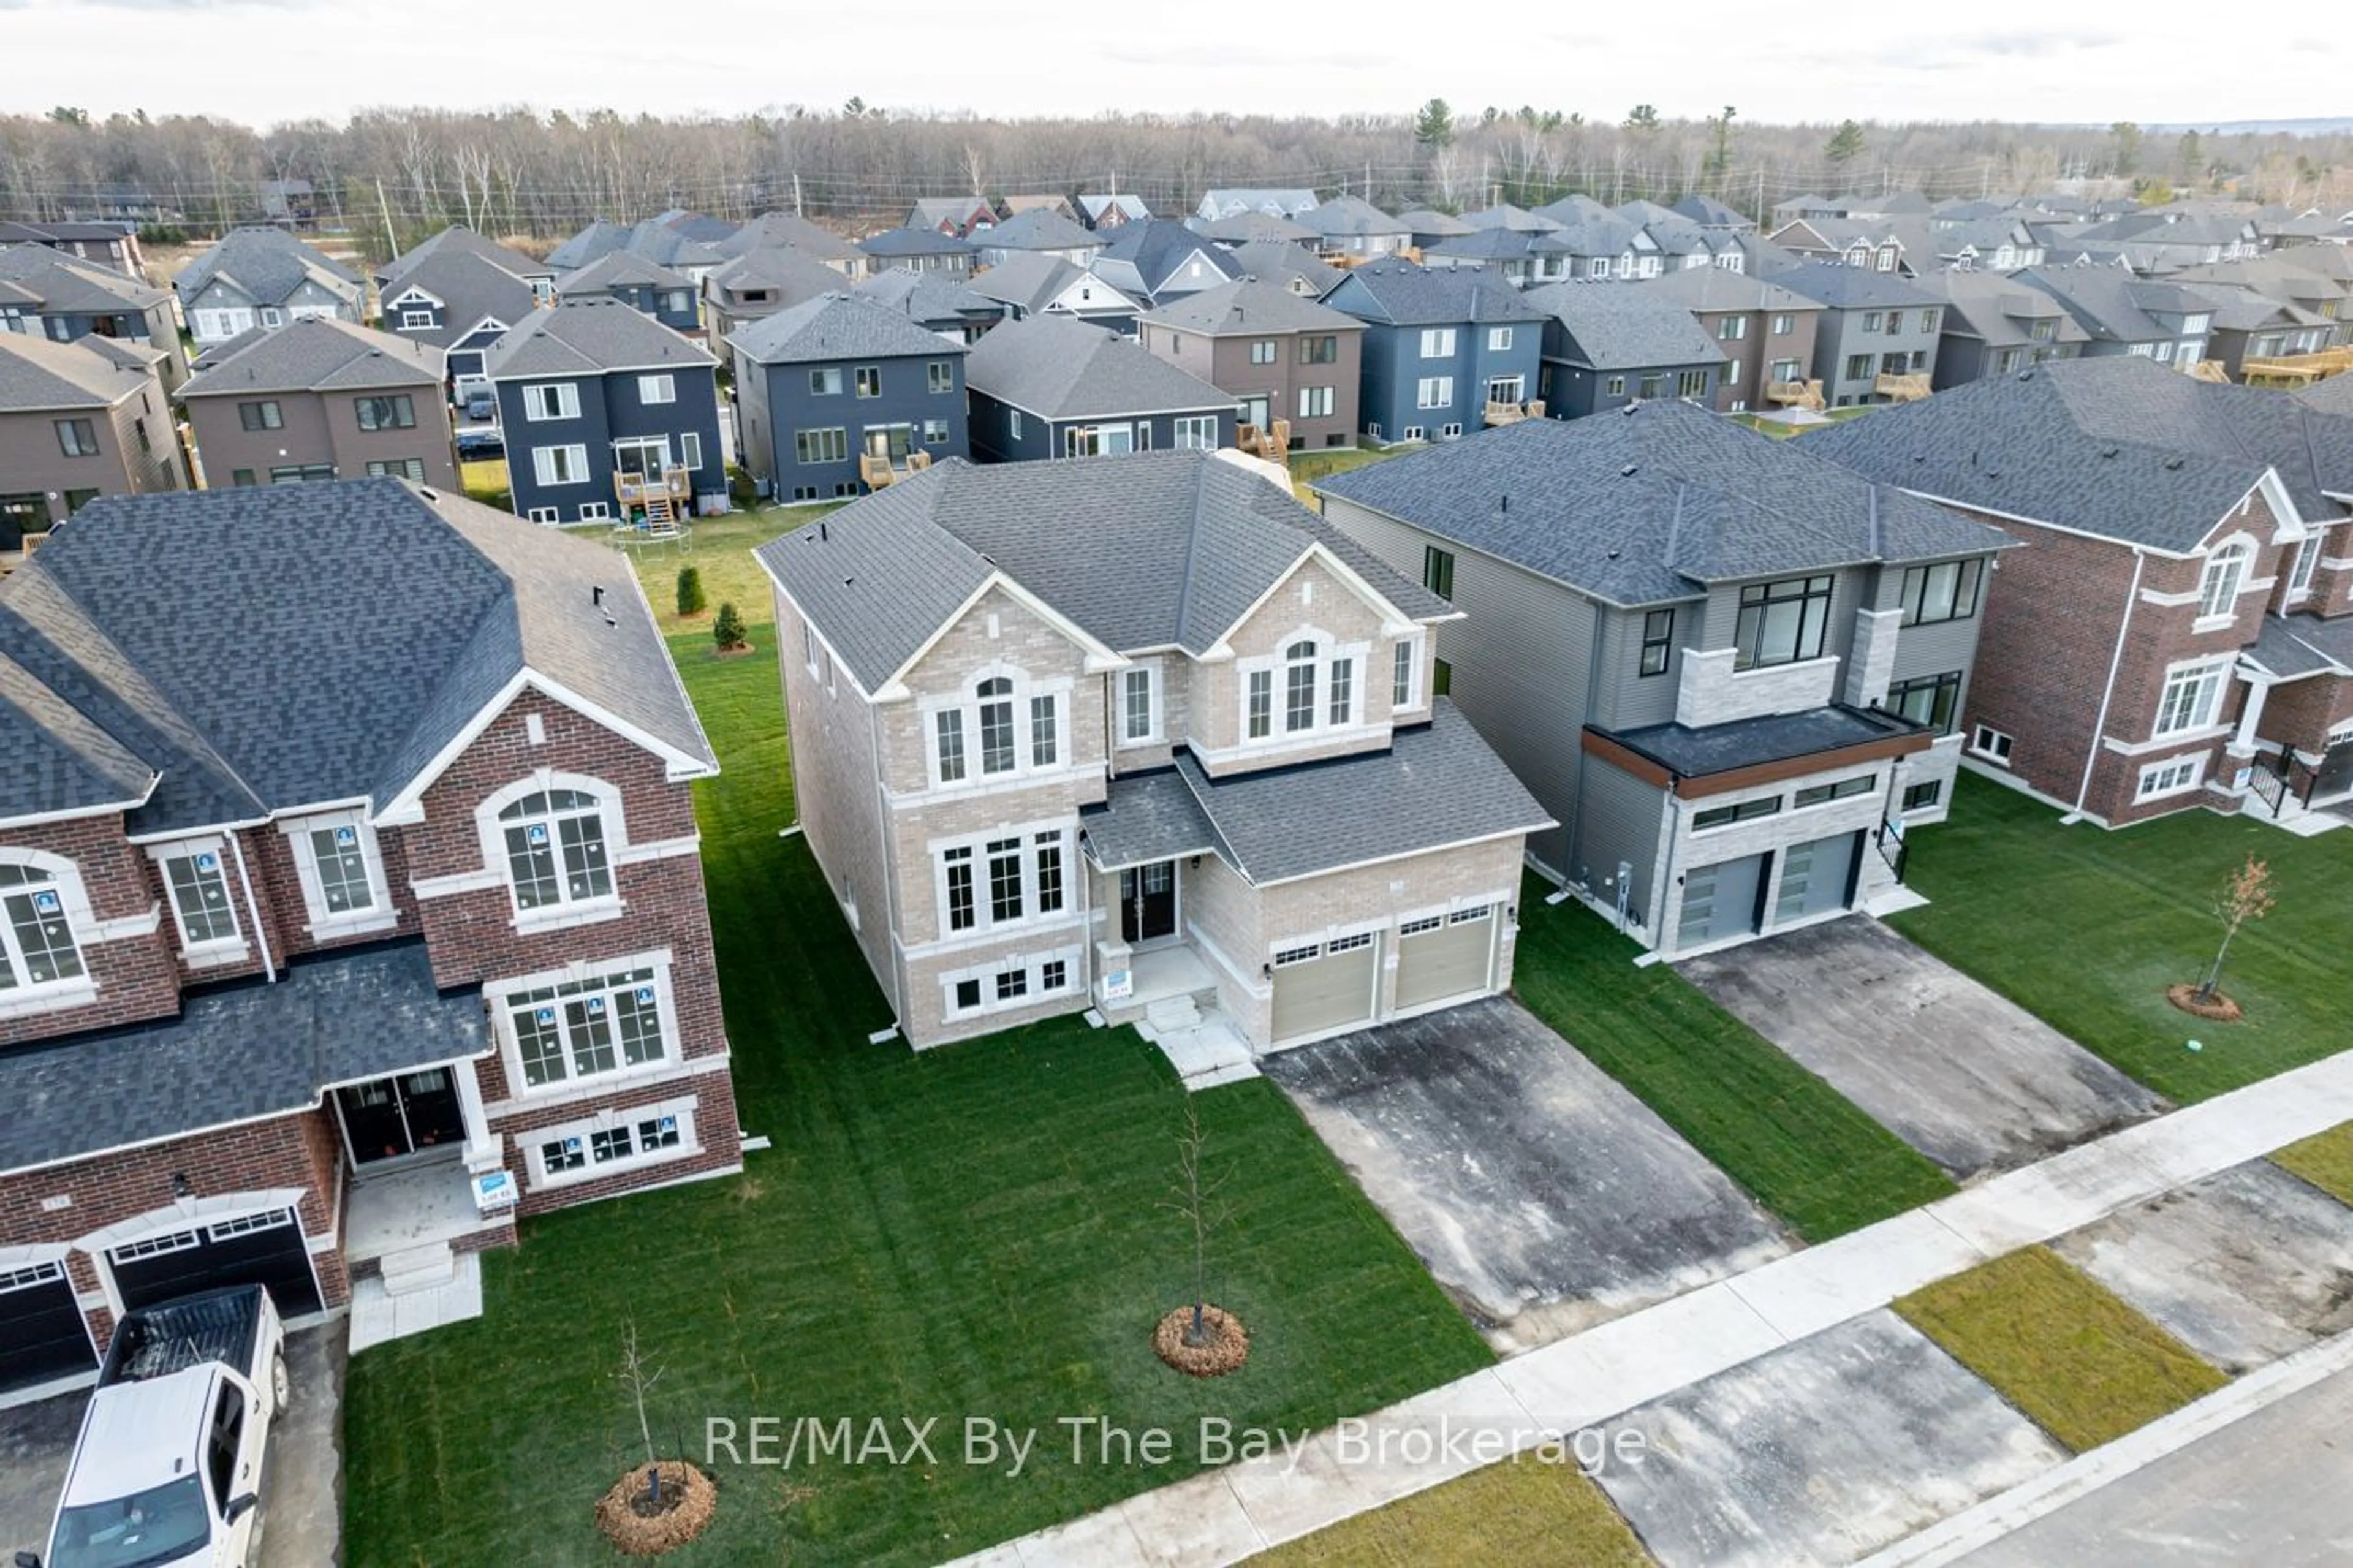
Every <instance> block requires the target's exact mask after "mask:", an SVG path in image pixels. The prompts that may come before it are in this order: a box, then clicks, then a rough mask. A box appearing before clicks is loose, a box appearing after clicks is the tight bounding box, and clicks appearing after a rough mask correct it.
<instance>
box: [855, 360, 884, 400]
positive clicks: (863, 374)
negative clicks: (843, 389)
mask: <svg viewBox="0 0 2353 1568" xmlns="http://www.w3.org/2000/svg"><path fill="white" fill-rule="evenodd" d="M858 395H859V396H860V397H880V396H881V395H882V367H881V365H879V364H861V365H860V366H859V367H858Z"/></svg>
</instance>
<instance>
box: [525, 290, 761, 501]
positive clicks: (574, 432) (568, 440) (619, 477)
mask: <svg viewBox="0 0 2353 1568" xmlns="http://www.w3.org/2000/svg"><path fill="white" fill-rule="evenodd" d="M718 372H719V362H718V361H717V360H715V359H713V358H712V357H711V354H710V352H709V351H708V350H706V349H704V348H703V347H702V344H700V343H691V342H687V341H686V339H684V338H682V337H681V336H679V335H678V334H677V333H676V332H673V331H670V329H669V328H668V327H665V326H663V325H661V324H660V323H659V322H658V321H654V320H653V319H652V318H650V317H649V316H646V315H643V314H641V313H640V312H639V311H638V310H636V309H635V308H634V307H632V306H629V305H627V304H624V303H622V302H621V301H620V300H606V299H590V300H565V301H563V302H562V303H560V304H558V305H557V306H555V308H554V309H553V310H533V312H532V313H531V315H530V317H529V318H528V319H527V320H525V321H522V322H521V323H519V324H518V325H516V326H515V327H514V328H512V330H511V331H508V332H507V333H506V335H505V336H503V337H501V338H500V339H499V341H498V342H496V343H495V344H493V345H491V349H490V351H489V352H488V353H486V354H484V355H483V373H484V374H485V375H487V376H488V377H489V379H490V382H491V387H492V388H493V389H494V390H495V391H496V393H497V395H498V402H499V424H500V426H501V428H502V429H503V430H504V431H505V432H506V445H507V478H508V480H509V482H510V483H511V484H512V487H513V497H514V510H515V511H516V512H517V513H518V514H520V515H522V516H523V517H527V518H529V519H531V520H532V521H533V522H554V523H574V522H598V521H607V520H609V519H617V518H620V517H623V516H625V515H627V514H628V513H631V512H633V511H635V510H638V509H639V508H641V507H643V506H645V504H646V502H647V500H649V498H650V497H651V496H652V495H654V494H656V493H659V494H660V495H661V496H663V497H665V498H666V500H667V502H668V507H669V510H670V512H671V514H672V515H673V516H675V515H678V514H680V513H682V512H684V511H686V510H688V509H689V508H691V509H692V510H696V511H703V510H712V509H713V508H716V509H719V510H724V509H725V507H726V504H727V472H726V460H725V453H726V449H725V447H723V446H722V444H721V439H720V433H719V380H718Z"/></svg>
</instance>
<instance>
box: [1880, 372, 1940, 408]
mask: <svg viewBox="0 0 2353 1568" xmlns="http://www.w3.org/2000/svg"><path fill="white" fill-rule="evenodd" d="M1871 390H1872V395H1873V396H1877V397H1884V398H1886V399H1887V400H1888V401H1889V402H1891V403H1917V402H1919V401H1920V400H1921V399H1922V398H1924V397H1926V396H1927V395H1928V378H1927V376H1926V375H1925V374H1920V373H1917V372H1915V373H1914V374H1910V375H1890V374H1888V373H1887V372H1885V371H1882V372H1880V373H1879V374H1877V375H1875V376H1873V378H1872V381H1871Z"/></svg>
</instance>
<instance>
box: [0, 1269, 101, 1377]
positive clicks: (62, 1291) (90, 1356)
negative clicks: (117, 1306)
mask: <svg viewBox="0 0 2353 1568" xmlns="http://www.w3.org/2000/svg"><path fill="white" fill-rule="evenodd" d="M97 1364H98V1351H97V1347H95V1346H94V1345H92V1344H91V1343H90V1328H89V1325H88V1324H86V1323H84V1322H83V1321H82V1315H81V1303H80V1302H79V1301H78V1300H75V1299H74V1288H73V1281H72V1280H71V1279H69V1278H68V1277H67V1275H66V1269H65V1264H64V1263H63V1262H62V1261H58V1262H47V1263H30V1264H26V1265H25V1266H24V1267H22V1268H5V1269H0V1394H6V1393H9V1392H12V1391H13V1390H16V1389H19V1388H31V1387H33V1386H35V1385H36V1384H44V1383H54V1382H56V1381H57V1380H58V1379H59V1378H65V1377H73V1376H75V1375H77V1374H79V1373H85V1372H88V1371H90V1368H92V1367H93V1366H96V1365H97Z"/></svg>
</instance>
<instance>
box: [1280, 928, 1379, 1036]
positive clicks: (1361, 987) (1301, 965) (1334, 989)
mask: <svg viewBox="0 0 2353 1568" xmlns="http://www.w3.org/2000/svg"><path fill="white" fill-rule="evenodd" d="M1380 953H1381V949H1380V943H1379V942H1376V941H1375V940H1374V939H1373V935H1372V933H1371V932H1369V931H1365V932H1361V933H1359V934H1357V935H1356V936H1343V937H1335V938H1333V939H1332V940H1331V941H1330V942H1306V943H1303V944H1301V945H1300V946H1297V947H1290V948H1284V949H1282V951H1280V952H1277V953H1276V954H1275V955H1274V1038H1275V1040H1276V1042H1277V1043H1280V1042H1282V1041H1284V1040H1291V1039H1297V1038H1298V1037H1301V1036H1303V1035H1320V1034H1324V1033H1325V1032H1326V1031H1328V1030H1332V1029H1340V1028H1345V1027H1346V1026H1349V1025H1351V1024H1364V1023H1369V1022H1371V1021H1372V1016H1373V983H1374V981H1375V980H1376V979H1377V977H1378V975H1379V973H1380V968H1379V965H1380Z"/></svg>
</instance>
